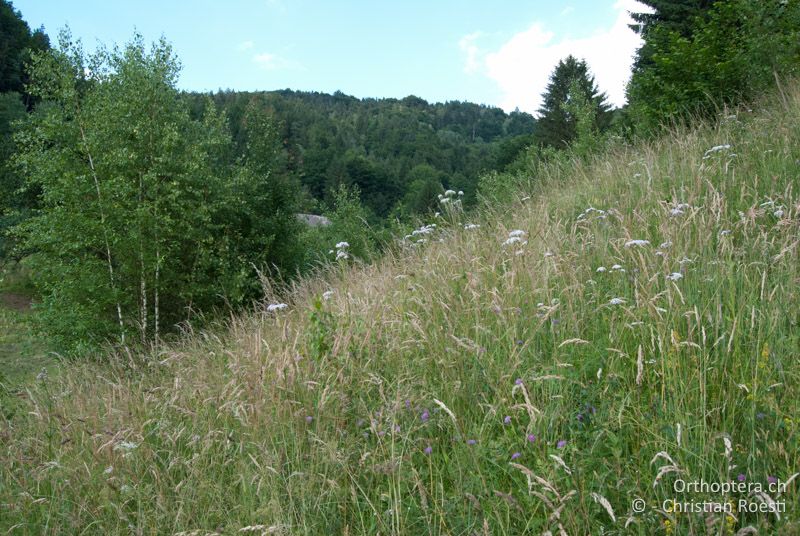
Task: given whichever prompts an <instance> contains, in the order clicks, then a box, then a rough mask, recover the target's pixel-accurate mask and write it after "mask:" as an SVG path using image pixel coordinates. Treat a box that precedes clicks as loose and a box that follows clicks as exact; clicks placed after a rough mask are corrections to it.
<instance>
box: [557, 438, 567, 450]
mask: <svg viewBox="0 0 800 536" xmlns="http://www.w3.org/2000/svg"><path fill="white" fill-rule="evenodd" d="M566 446H567V440H566V439H562V440H560V441H559V442H558V443H556V448H557V449H563V448H564V447H566Z"/></svg>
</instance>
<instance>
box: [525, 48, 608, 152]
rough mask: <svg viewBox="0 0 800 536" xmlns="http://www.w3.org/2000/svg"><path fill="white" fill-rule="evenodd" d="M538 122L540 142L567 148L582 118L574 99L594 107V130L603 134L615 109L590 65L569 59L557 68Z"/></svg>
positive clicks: (545, 95)
mask: <svg viewBox="0 0 800 536" xmlns="http://www.w3.org/2000/svg"><path fill="white" fill-rule="evenodd" d="M542 97H543V103H542V107H541V108H540V109H539V114H540V117H539V119H538V121H537V123H536V133H535V138H536V142H537V143H538V144H540V145H543V146H545V147H555V148H565V147H567V146H568V145H569V144H570V143H572V141H573V140H575V138H576V137H577V135H578V130H577V129H578V117H576V116H575V114H574V113H573V111H574V110H573V108H572V107H570V106H569V103H570V99H579V100H580V101H581V102H583V101H586V102H587V103H589V104H590V105H591V108H592V114H591V115H592V128H595V129H597V130H598V131H603V130H605V129H606V128H608V126H609V125H610V123H611V113H610V108H611V106H610V105H609V104H608V103H607V102H606V95H605V94H604V93H601V92H600V91H599V89H598V88H597V85H596V84H595V82H594V77H593V76H591V75H590V74H589V68H588V66H587V65H586V62H585V61H583V60H578V59H576V58H575V57H573V56H568V57H567V58H566V59H564V60H561V61H559V62H558V65H556V67H555V69H554V70H553V73H552V74H551V75H550V82H549V83H548V85H547V89H546V90H545V93H544V94H543V96H542Z"/></svg>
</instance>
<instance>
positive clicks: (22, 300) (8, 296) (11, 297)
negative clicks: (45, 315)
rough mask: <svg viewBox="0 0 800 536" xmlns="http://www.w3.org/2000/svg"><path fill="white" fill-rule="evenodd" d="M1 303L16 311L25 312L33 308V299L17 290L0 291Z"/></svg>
mask: <svg viewBox="0 0 800 536" xmlns="http://www.w3.org/2000/svg"><path fill="white" fill-rule="evenodd" d="M0 305H1V306H3V307H7V308H8V309H13V310H14V311H19V312H24V311H28V310H29V309H30V308H31V299H30V298H29V297H28V296H25V295H23V294H17V293H15V292H0Z"/></svg>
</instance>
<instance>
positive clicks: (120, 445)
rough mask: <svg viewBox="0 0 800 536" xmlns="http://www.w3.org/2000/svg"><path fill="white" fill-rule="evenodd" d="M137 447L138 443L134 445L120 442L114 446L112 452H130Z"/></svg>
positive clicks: (128, 442)
mask: <svg viewBox="0 0 800 536" xmlns="http://www.w3.org/2000/svg"><path fill="white" fill-rule="evenodd" d="M138 446H139V444H138V443H134V442H133V441H120V442H119V443H117V444H116V445H114V450H125V451H128V452H130V451H132V450H135V449H136V448H137V447H138Z"/></svg>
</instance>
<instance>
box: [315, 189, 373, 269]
mask: <svg viewBox="0 0 800 536" xmlns="http://www.w3.org/2000/svg"><path fill="white" fill-rule="evenodd" d="M324 214H325V216H326V217H327V218H328V219H329V220H330V225H320V226H318V227H309V228H307V229H306V230H305V231H304V232H303V234H302V236H301V242H302V243H303V244H304V245H305V246H306V250H307V257H306V258H307V260H306V262H307V263H309V264H314V263H319V262H332V261H336V260H337V259H336V257H337V252H338V248H336V244H338V243H340V242H347V244H348V247H347V248H346V253H347V259H340V261H341V262H343V263H347V262H349V261H350V260H351V259H353V258H355V259H360V260H365V261H366V260H370V259H373V258H374V257H375V255H376V254H377V253H378V251H379V250H380V246H381V244H382V243H383V242H385V241H386V240H387V239H388V236H386V235H388V232H387V231H386V230H385V229H383V228H380V227H373V226H371V225H370V223H369V222H370V220H372V219H373V216H372V214H370V211H369V210H368V209H367V208H366V207H364V205H363V204H362V203H361V201H360V195H359V191H358V187H348V186H345V185H341V186H339V188H338V189H337V190H336V192H335V193H334V197H333V203H332V206H331V207H330V208H329V209H328V210H325V211H324Z"/></svg>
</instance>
